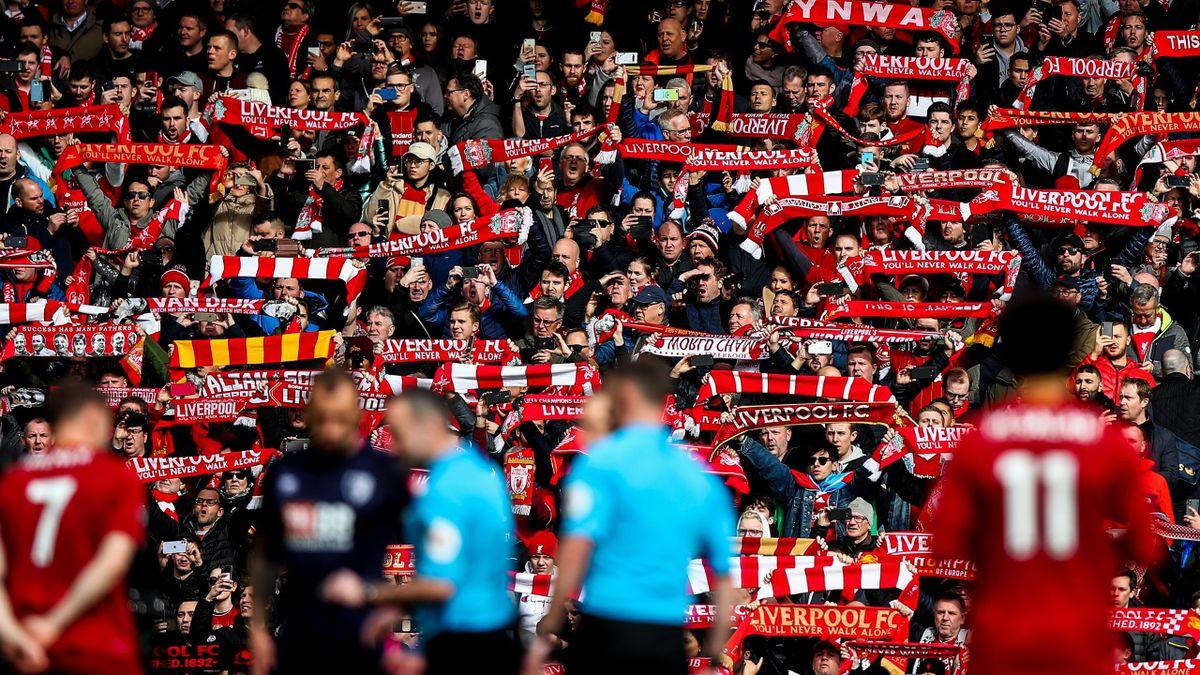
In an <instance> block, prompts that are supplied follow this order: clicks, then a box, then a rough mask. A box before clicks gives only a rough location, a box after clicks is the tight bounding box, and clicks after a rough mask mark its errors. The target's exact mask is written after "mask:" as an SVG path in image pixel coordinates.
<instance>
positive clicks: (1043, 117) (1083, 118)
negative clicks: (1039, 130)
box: [980, 108, 1121, 131]
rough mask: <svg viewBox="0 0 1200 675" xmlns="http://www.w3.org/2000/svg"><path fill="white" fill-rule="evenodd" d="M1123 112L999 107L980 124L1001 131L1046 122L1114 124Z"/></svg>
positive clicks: (991, 129)
mask: <svg viewBox="0 0 1200 675" xmlns="http://www.w3.org/2000/svg"><path fill="white" fill-rule="evenodd" d="M1120 116H1121V113H1098V112H1064V111H1061V110H1017V109H1015V108H997V109H996V110H993V111H991V112H989V113H988V115H987V118H985V119H984V120H983V124H982V125H980V126H981V128H982V129H983V130H984V131H999V130H1001V129H1013V128H1015V127H1035V126H1041V125H1045V124H1112V123H1113V121H1114V120H1115V119H1117V118H1118V117H1120Z"/></svg>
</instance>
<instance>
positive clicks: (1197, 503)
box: [1187, 499, 1200, 513]
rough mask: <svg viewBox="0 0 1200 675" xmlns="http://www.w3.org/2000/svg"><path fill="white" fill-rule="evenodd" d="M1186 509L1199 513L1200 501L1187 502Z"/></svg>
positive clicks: (1191, 500) (1190, 500)
mask: <svg viewBox="0 0 1200 675" xmlns="http://www.w3.org/2000/svg"><path fill="white" fill-rule="evenodd" d="M1187 508H1188V509H1189V510H1191V511H1196V512H1198V513H1200V499H1189V500H1187Z"/></svg>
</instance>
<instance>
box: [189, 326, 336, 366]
mask: <svg viewBox="0 0 1200 675" xmlns="http://www.w3.org/2000/svg"><path fill="white" fill-rule="evenodd" d="M334 332H335V331H331V330H323V331H320V332H306V333H285V334H283V335H268V336H265V337H252V338H224V339H213V340H176V341H175V343H174V344H173V345H172V346H171V362H170V367H171V368H175V369H182V368H198V367H200V366H217V367H218V368H220V367H224V366H251V365H260V364H264V363H290V362H293V361H309V360H314V359H322V360H324V359H328V358H330V357H331V356H332V355H333V335H334Z"/></svg>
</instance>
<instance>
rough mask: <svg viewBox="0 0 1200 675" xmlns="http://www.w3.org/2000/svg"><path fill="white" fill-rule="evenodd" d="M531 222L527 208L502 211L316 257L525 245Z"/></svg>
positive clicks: (324, 251)
mask: <svg viewBox="0 0 1200 675" xmlns="http://www.w3.org/2000/svg"><path fill="white" fill-rule="evenodd" d="M532 222H533V215H532V212H531V211H530V210H529V207H526V206H522V207H520V208H515V209H505V210H503V211H500V212H499V213H496V214H494V215H492V216H490V217H488V218H486V219H485V218H478V219H476V220H470V221H467V222H465V223H462V224H461V225H452V226H450V227H447V228H444V229H440V230H432V231H429V232H422V233H420V234H413V235H409V236H406V237H399V238H397V239H392V240H390V241H384V242H379V243H376V244H371V245H369V246H358V247H354V248H321V249H317V251H316V253H317V255H323V256H349V257H352V258H391V257H394V256H398V255H433V254H435V253H444V252H446V251H454V250H457V249H460V248H466V247H468V246H476V245H478V244H482V243H484V242H488V241H495V240H497V239H515V240H516V241H517V243H519V244H523V243H525V238H526V237H527V236H528V234H529V226H530V224H531V223H532Z"/></svg>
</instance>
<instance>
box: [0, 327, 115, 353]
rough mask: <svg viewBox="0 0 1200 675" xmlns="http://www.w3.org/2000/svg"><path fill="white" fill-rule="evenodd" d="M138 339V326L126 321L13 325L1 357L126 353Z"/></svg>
mask: <svg viewBox="0 0 1200 675" xmlns="http://www.w3.org/2000/svg"><path fill="white" fill-rule="evenodd" d="M137 340H138V334H137V331H136V330H135V327H134V326H132V325H129V324H124V325H119V326H118V325H111V324H104V325H88V326H75V325H65V326H34V325H30V324H22V325H19V326H17V327H15V328H13V329H12V331H11V332H9V334H8V340H6V341H5V343H4V352H3V353H2V354H0V360H4V359H10V358H13V357H20V356H33V357H51V358H70V357H88V358H99V357H107V356H124V355H125V354H126V353H127V351H128V350H129V349H130V348H132V347H133V345H134V344H135V343H136V342H137Z"/></svg>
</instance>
